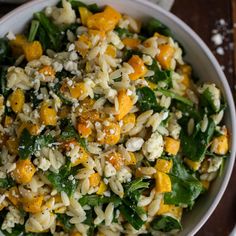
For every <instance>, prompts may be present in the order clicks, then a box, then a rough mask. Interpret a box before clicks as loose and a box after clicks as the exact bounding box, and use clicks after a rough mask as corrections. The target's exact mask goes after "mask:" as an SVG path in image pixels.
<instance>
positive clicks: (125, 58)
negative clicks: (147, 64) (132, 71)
mask: <svg viewBox="0 0 236 236" xmlns="http://www.w3.org/2000/svg"><path fill="white" fill-rule="evenodd" d="M133 55H137V56H139V57H142V55H143V53H142V52H140V51H138V50H133V49H127V48H125V49H124V51H123V55H122V60H123V61H128V60H129V59H130V58H131V57H132V56H133Z"/></svg>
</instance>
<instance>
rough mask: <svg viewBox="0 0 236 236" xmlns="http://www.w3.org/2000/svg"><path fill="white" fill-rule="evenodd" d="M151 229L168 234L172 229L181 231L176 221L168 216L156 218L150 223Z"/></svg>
mask: <svg viewBox="0 0 236 236" xmlns="http://www.w3.org/2000/svg"><path fill="white" fill-rule="evenodd" d="M151 228H152V229H154V230H156V231H161V232H169V231H171V230H173V229H182V226H181V224H180V222H179V221H178V220H176V219H175V218H173V217H170V216H158V217H155V219H154V220H153V221H152V222H151Z"/></svg>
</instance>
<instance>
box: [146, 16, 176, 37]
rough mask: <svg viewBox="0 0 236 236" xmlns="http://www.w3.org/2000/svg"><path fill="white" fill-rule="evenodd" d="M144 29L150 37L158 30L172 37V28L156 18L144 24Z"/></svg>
mask: <svg viewBox="0 0 236 236" xmlns="http://www.w3.org/2000/svg"><path fill="white" fill-rule="evenodd" d="M142 31H143V33H144V35H147V36H148V37H152V36H153V35H154V34H155V33H156V32H157V33H159V34H162V35H165V36H170V37H172V33H171V31H170V29H169V28H168V27H167V26H166V25H164V24H163V23H162V22H160V21H159V20H156V19H150V20H149V21H148V23H147V24H146V25H144V26H143V29H142Z"/></svg>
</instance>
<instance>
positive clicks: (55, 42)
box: [34, 12, 64, 51]
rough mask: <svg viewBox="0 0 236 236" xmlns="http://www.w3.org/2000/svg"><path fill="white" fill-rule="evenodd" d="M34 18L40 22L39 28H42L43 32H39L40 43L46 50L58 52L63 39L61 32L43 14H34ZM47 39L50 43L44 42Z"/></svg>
mask: <svg viewBox="0 0 236 236" xmlns="http://www.w3.org/2000/svg"><path fill="white" fill-rule="evenodd" d="M34 17H35V18H36V19H37V20H38V21H39V22H40V26H42V28H43V30H41V31H40V34H41V37H40V38H39V40H40V42H41V43H42V44H43V45H45V46H46V48H47V49H49V48H50V49H53V50H55V51H60V50H61V48H62V45H63V38H64V36H63V34H62V32H61V30H60V29H59V28H58V27H57V26H56V25H55V24H54V23H53V22H52V21H51V20H50V19H49V18H48V17H47V16H46V15H45V14H44V13H43V12H37V13H35V14H34ZM48 38H49V40H50V41H49V42H47V41H46V42H45V40H48ZM41 40H43V41H41ZM44 49H45V48H44Z"/></svg>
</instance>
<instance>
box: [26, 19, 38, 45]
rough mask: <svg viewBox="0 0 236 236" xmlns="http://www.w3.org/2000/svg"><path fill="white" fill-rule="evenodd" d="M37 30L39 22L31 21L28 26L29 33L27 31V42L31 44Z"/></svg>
mask: <svg viewBox="0 0 236 236" xmlns="http://www.w3.org/2000/svg"><path fill="white" fill-rule="evenodd" d="M38 28H39V21H38V20H32V21H31V26H30V31H29V37H28V41H29V42H33V41H34V39H35V36H36V34H37V31H38Z"/></svg>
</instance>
